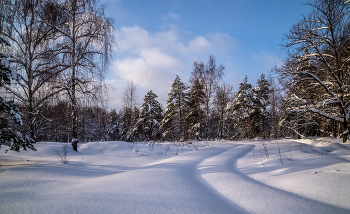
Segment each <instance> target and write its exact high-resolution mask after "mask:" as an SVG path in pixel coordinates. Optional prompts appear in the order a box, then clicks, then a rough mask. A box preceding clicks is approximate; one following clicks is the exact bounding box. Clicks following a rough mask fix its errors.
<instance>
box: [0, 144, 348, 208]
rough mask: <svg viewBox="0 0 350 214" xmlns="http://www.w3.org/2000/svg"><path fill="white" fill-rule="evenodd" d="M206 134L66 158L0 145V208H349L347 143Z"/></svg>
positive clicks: (47, 150)
mask: <svg viewBox="0 0 350 214" xmlns="http://www.w3.org/2000/svg"><path fill="white" fill-rule="evenodd" d="M263 142H265V143H267V144H268V147H267V149H268V151H269V156H270V157H269V159H265V160H264V166H262V165H261V162H260V158H258V154H259V151H260V152H261V151H263V146H262V144H263ZM194 143H198V142H194ZM211 143H212V145H213V147H212V146H207V144H206V143H205V142H203V143H201V142H199V145H200V146H199V149H198V150H196V151H195V150H194V149H193V147H192V146H191V145H185V144H181V145H180V144H178V145H173V144H170V143H161V144H160V143H155V145H154V147H153V149H152V150H151V149H150V145H144V144H136V145H135V147H134V148H133V151H132V152H131V149H130V146H129V145H128V143H127V142H91V143H86V144H79V149H78V151H79V152H74V151H69V153H68V162H67V164H62V163H61V162H60V160H59V157H57V156H56V155H55V153H54V150H55V149H61V148H62V145H61V144H60V143H39V144H36V148H37V150H38V151H37V152H34V151H21V152H20V153H17V152H13V151H8V152H7V153H5V150H6V149H7V148H6V147H5V146H2V147H1V150H0V176H1V179H0V189H1V191H0V210H1V213H3V214H7V213H191V214H193V213H201V214H203V213H310V214H311V213H312V214H313V213H318V214H321V213H327V214H330V213H337V214H338V213H350V204H349V201H350V194H349V189H350V182H349V180H350V145H349V144H342V143H340V139H326V138H312V139H305V140H295V139H285V140H283V139H281V140H279V141H276V140H274V141H271V142H270V141H261V140H259V139H257V140H255V141H236V142H229V141H227V142H226V141H214V142H211ZM277 143H279V144H278V145H279V146H281V147H283V151H284V152H283V155H282V161H283V165H281V163H280V160H279V159H278V158H277V157H278V155H277V153H276V150H274V148H276V146H277ZM287 145H289V146H290V148H291V154H290V153H289V152H288V151H287V150H286V149H284V148H287ZM169 149H170V150H169ZM166 151H167V154H166V155H164V154H165V152H166ZM291 155H292V157H291Z"/></svg>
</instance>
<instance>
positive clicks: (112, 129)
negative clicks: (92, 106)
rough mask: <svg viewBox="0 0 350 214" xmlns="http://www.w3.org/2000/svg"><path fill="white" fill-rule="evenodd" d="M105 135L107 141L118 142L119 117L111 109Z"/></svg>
mask: <svg viewBox="0 0 350 214" xmlns="http://www.w3.org/2000/svg"><path fill="white" fill-rule="evenodd" d="M108 119H109V121H108V126H107V134H108V138H109V140H118V139H119V134H120V133H119V132H120V115H118V113H117V111H116V110H115V109H113V110H112V111H111V112H110V113H109V115H108Z"/></svg>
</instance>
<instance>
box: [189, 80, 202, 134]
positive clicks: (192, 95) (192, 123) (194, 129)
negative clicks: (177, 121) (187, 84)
mask: <svg viewBox="0 0 350 214" xmlns="http://www.w3.org/2000/svg"><path fill="white" fill-rule="evenodd" d="M203 90H204V87H203V85H202V84H201V83H200V82H199V80H198V79H196V80H194V81H193V82H192V86H191V88H190V89H189V93H188V98H189V101H188V114H187V117H186V120H187V126H188V134H189V137H190V138H191V139H194V138H196V139H198V140H199V139H201V138H202V137H203V136H202V125H203V124H202V123H203V122H204V121H203V116H204V111H203V108H202V105H203V104H204V98H205V93H204V91H203Z"/></svg>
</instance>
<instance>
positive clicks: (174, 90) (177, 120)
mask: <svg viewBox="0 0 350 214" xmlns="http://www.w3.org/2000/svg"><path fill="white" fill-rule="evenodd" d="M168 96H169V98H168V100H167V102H166V103H167V107H166V110H165V114H164V118H163V120H162V128H164V130H165V132H164V133H163V137H165V138H168V139H170V140H175V139H176V140H179V141H183V140H185V137H186V134H187V133H186V126H185V125H186V121H185V119H186V112H187V104H188V97H187V86H185V84H184V83H182V82H181V79H180V77H179V76H177V75H176V78H175V80H174V82H173V83H172V85H171V90H170V91H169V93H168Z"/></svg>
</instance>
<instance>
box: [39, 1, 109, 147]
mask: <svg viewBox="0 0 350 214" xmlns="http://www.w3.org/2000/svg"><path fill="white" fill-rule="evenodd" d="M45 2H46V4H45V13H43V16H42V19H41V22H43V23H45V24H47V25H48V26H50V27H52V28H54V29H55V31H56V32H57V39H58V40H60V41H61V44H62V47H65V49H64V51H62V54H63V56H62V57H63V59H64V62H65V63H66V65H69V69H67V70H65V72H64V73H63V74H62V75H61V81H60V84H61V87H62V88H63V89H64V90H65V91H66V95H67V96H68V97H69V99H70V103H71V121H72V146H73V149H74V150H75V151H77V143H78V117H77V110H78V99H79V96H84V95H89V96H90V97H92V98H98V96H94V95H96V93H97V92H104V90H103V89H104V87H103V85H101V81H102V80H103V79H104V74H105V72H106V68H107V65H108V63H109V59H110V53H111V45H112V43H113V27H112V20H111V19H109V18H106V17H105V15H104V7H102V6H101V7H97V6H96V2H95V1H94V0H58V1H53V0H46V1H45Z"/></svg>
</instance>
